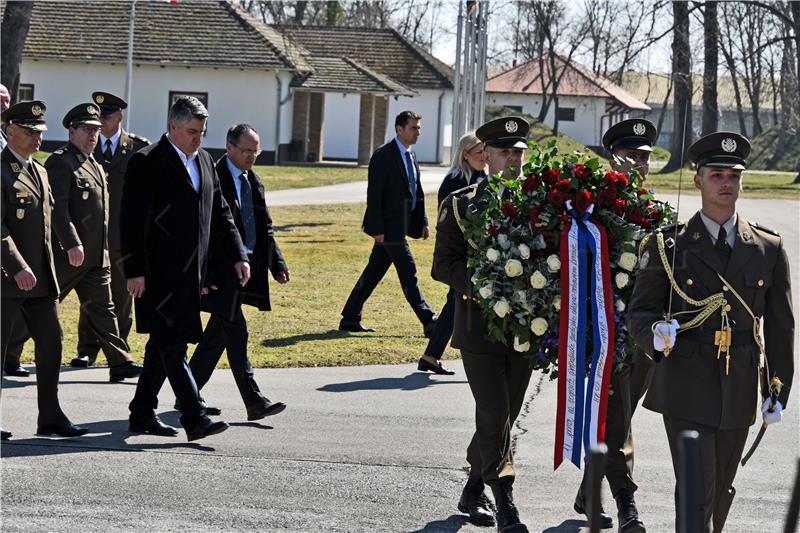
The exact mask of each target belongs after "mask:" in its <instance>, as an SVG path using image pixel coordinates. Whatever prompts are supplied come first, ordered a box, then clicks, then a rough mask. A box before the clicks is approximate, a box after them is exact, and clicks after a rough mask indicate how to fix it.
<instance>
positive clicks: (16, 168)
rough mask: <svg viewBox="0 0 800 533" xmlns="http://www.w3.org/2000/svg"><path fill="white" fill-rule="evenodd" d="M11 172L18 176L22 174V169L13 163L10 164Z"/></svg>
mask: <svg viewBox="0 0 800 533" xmlns="http://www.w3.org/2000/svg"><path fill="white" fill-rule="evenodd" d="M11 170H13V171H14V173H15V174H19V173H20V172H22V167H21V166H20V165H19V163H17V162H16V161H15V162H12V163H11Z"/></svg>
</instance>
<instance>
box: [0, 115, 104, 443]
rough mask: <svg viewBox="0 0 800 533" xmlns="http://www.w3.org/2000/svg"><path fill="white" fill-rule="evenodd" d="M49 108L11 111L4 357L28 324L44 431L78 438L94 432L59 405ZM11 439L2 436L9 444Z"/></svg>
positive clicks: (0, 319) (5, 193) (6, 152)
mask: <svg viewBox="0 0 800 533" xmlns="http://www.w3.org/2000/svg"><path fill="white" fill-rule="evenodd" d="M46 109H47V107H46V106H45V103H44V102H41V101H38V100H36V101H32V102H20V103H18V104H16V105H13V106H11V107H9V108H8V109H6V110H5V111H3V113H2V121H3V123H5V124H6V126H7V128H6V133H7V135H8V144H7V145H6V147H5V148H4V149H3V152H2V156H1V157H0V159H2V162H1V163H0V169H1V171H0V177H1V178H2V187H1V188H2V200H0V205H1V206H2V225H3V230H2V233H3V236H2V281H1V282H0V290H1V291H2V298H0V302H2V304H1V306H2V309H0V324H2V326H1V327H2V332H0V339H2V358H3V361H5V358H6V350H7V348H8V339H9V334H10V333H11V328H12V327H13V325H14V323H15V322H23V321H24V322H25V323H26V324H27V326H28V329H29V330H30V332H31V336H32V337H33V341H34V344H35V345H36V351H35V357H36V389H37V395H38V404H39V419H38V423H37V433H39V434H42V435H51V434H56V435H59V436H61V437H77V436H79V435H84V434H86V433H87V432H88V430H87V429H84V428H80V427H77V426H74V425H72V423H71V422H70V421H69V419H68V418H67V416H66V415H65V414H64V413H63V411H61V406H60V405H59V402H58V374H59V368H60V366H61V326H60V324H59V322H58V309H57V306H56V298H57V297H58V281H57V279H56V272H55V266H54V265H53V244H52V240H51V231H50V222H51V214H52V210H53V195H52V194H51V192H50V183H49V181H48V177H47V172H46V171H45V169H44V167H42V166H41V165H40V164H39V163H37V162H36V160H35V159H33V158H32V157H31V156H32V155H33V154H34V153H35V152H36V151H37V150H39V147H40V146H41V144H42V132H44V131H47V126H46V125H45V120H44V113H45V111H46ZM10 437H11V433H10V432H8V431H2V439H3V440H7V439H9V438H10Z"/></svg>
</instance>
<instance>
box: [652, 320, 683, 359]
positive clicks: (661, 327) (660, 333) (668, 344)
mask: <svg viewBox="0 0 800 533" xmlns="http://www.w3.org/2000/svg"><path fill="white" fill-rule="evenodd" d="M677 335H678V321H677V320H675V319H672V320H671V321H670V322H664V321H663V320H662V321H661V322H656V323H655V324H653V348H654V349H655V350H656V351H658V352H663V351H664V350H665V349H667V348H669V349H670V350H671V349H672V348H674V347H675V338H676V337H677Z"/></svg>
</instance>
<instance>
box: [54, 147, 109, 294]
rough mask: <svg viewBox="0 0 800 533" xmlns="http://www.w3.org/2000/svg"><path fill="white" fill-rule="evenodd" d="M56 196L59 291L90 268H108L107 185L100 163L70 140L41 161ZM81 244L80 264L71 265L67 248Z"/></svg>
mask: <svg viewBox="0 0 800 533" xmlns="http://www.w3.org/2000/svg"><path fill="white" fill-rule="evenodd" d="M44 166H45V168H46V169H47V174H48V175H49V176H50V183H51V185H52V187H53V197H54V198H55V201H56V205H55V212H54V214H53V231H54V232H55V234H56V236H57V237H58V240H59V241H60V242H61V246H62V248H63V251H61V252H56V254H55V255H56V260H55V263H56V270H57V272H58V276H59V285H60V286H61V291H62V293H64V294H65V293H66V292H69V290H70V289H71V281H74V280H75V279H77V278H78V277H80V275H81V274H82V272H83V271H84V270H85V269H87V268H91V267H108V266H111V262H110V261H109V257H108V186H107V184H106V177H105V172H104V171H103V169H102V167H101V166H100V164H99V163H96V162H94V163H93V162H92V161H91V160H89V159H88V158H87V157H86V156H85V155H83V153H82V152H81V151H80V150H78V148H76V147H75V145H73V144H72V143H67V144H66V145H65V146H63V147H61V148H59V149H58V150H56V151H55V152H53V155H51V156H50V157H49V158H47V161H45V164H44ZM79 244H80V245H83V253H84V260H83V265H81V266H80V267H78V268H75V267H73V266H70V264H69V262H68V261H67V253H66V251H67V250H69V249H70V248H73V247H75V246H78V245H79Z"/></svg>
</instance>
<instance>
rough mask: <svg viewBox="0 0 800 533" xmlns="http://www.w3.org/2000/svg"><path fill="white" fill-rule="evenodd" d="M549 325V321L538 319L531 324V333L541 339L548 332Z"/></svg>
mask: <svg viewBox="0 0 800 533" xmlns="http://www.w3.org/2000/svg"><path fill="white" fill-rule="evenodd" d="M548 325H549V324H548V323H547V320H545V319H544V318H542V317H536V318H534V319H533V322H531V331H532V332H533V333H534V334H535V335H537V336H539V337H541V336H542V335H544V334H545V332H547V327H548Z"/></svg>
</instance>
